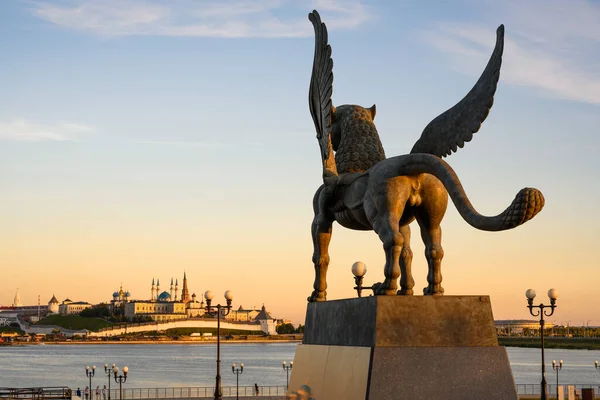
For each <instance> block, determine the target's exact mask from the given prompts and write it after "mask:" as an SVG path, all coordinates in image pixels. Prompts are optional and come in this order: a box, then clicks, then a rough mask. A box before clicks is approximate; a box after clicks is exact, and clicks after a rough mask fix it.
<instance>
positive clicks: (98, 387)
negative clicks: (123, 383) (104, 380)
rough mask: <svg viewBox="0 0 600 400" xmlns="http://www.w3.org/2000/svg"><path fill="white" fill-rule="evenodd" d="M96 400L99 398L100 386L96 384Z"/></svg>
mask: <svg viewBox="0 0 600 400" xmlns="http://www.w3.org/2000/svg"><path fill="white" fill-rule="evenodd" d="M96 400H100V386H96Z"/></svg>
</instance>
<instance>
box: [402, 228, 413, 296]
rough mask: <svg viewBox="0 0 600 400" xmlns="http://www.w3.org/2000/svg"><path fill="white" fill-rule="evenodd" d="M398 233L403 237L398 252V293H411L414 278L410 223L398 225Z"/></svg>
mask: <svg viewBox="0 0 600 400" xmlns="http://www.w3.org/2000/svg"><path fill="white" fill-rule="evenodd" d="M400 234H402V236H403V237H404V246H402V252H401V253H400V290H398V294H399V295H409V296H410V295H412V294H413V287H414V286H415V280H414V279H413V276H412V267H411V266H412V258H413V252H412V250H411V249H410V225H404V226H401V227H400Z"/></svg>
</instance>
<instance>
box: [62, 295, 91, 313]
mask: <svg viewBox="0 0 600 400" xmlns="http://www.w3.org/2000/svg"><path fill="white" fill-rule="evenodd" d="M91 306H92V305H91V304H90V303H88V302H85V301H75V302H74V301H71V299H68V298H67V299H65V300H63V302H62V304H59V306H58V313H59V314H60V315H72V314H79V313H80V312H82V311H83V310H85V309H86V308H90V307H91Z"/></svg>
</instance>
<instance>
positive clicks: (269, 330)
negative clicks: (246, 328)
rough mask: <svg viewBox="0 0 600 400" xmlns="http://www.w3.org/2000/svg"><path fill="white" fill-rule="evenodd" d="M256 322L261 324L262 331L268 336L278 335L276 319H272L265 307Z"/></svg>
mask: <svg viewBox="0 0 600 400" xmlns="http://www.w3.org/2000/svg"><path fill="white" fill-rule="evenodd" d="M254 320H255V321H257V322H258V323H259V324H260V327H261V330H262V331H263V332H265V333H266V334H267V335H277V330H276V324H275V322H276V321H275V318H273V317H271V314H269V313H268V312H267V310H266V309H265V306H264V305H263V306H262V309H261V310H260V312H259V313H258V315H257V316H256V317H255V318H254Z"/></svg>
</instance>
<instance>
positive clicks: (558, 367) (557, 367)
mask: <svg viewBox="0 0 600 400" xmlns="http://www.w3.org/2000/svg"><path fill="white" fill-rule="evenodd" d="M562 365H563V362H562V360H560V361H559V362H556V360H552V369H553V370H555V371H556V398H558V371H560V370H561V369H562Z"/></svg>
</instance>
